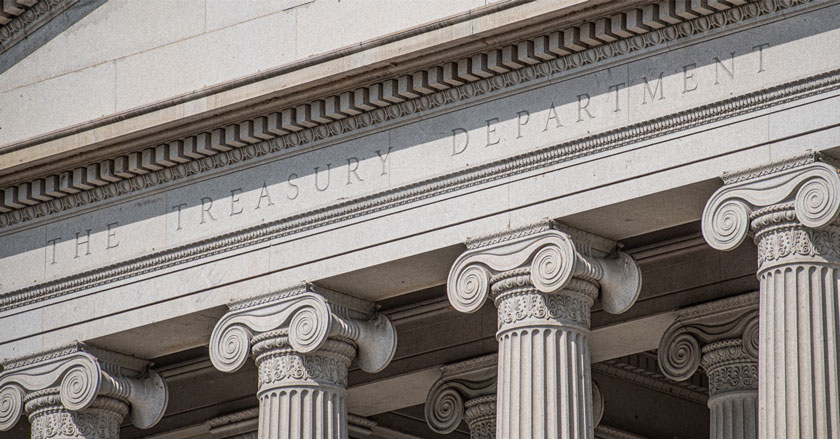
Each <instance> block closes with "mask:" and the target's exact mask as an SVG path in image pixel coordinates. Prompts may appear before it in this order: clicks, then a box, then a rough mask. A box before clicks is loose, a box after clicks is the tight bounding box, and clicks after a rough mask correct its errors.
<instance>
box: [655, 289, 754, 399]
mask: <svg viewBox="0 0 840 439" xmlns="http://www.w3.org/2000/svg"><path fill="white" fill-rule="evenodd" d="M758 299H759V293H758V292H753V293H749V294H744V295H741V296H735V297H729V298H726V299H723V300H718V301H715V302H709V303H704V304H702V305H697V306H692V307H689V308H684V309H681V310H679V311H677V319H676V321H675V322H674V323H673V324H672V325H671V326H670V327H669V328H668V329H667V330H666V331H665V334H663V336H662V339H661V340H660V342H659V350H658V354H657V355H658V357H659V367H660V369H661V370H662V374H663V375H665V376H666V377H668V378H670V379H672V380H674V381H684V380H687V379H688V378H690V377H691V376H692V375H693V374H694V372H696V371H697V368H698V367H699V366H701V365H703V366H704V370H706V371H707V373H708V372H709V370H710V369H711V368H712V367H717V365H719V364H722V363H725V362H726V360H727V359H731V360H735V359H736V358H735V357H738V359H741V360H749V361H753V362H755V361H758ZM736 351H737V352H736ZM742 357H743V358H742ZM753 384H755V383H753Z"/></svg>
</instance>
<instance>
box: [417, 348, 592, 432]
mask: <svg viewBox="0 0 840 439" xmlns="http://www.w3.org/2000/svg"><path fill="white" fill-rule="evenodd" d="M498 358H499V357H498V355H497V354H492V355H486V356H483V357H478V358H473V359H471V360H466V361H462V362H459V363H454V364H450V365H446V366H443V367H441V370H442V372H443V373H442V374H441V377H440V378H438V380H437V381H435V383H434V384H433V385H432V387H431V389H430V390H429V395H428V396H427V397H426V404H425V411H426V424H428V426H429V428H431V429H432V431H434V432H436V433H440V434H449V433H451V432H453V431H455V429H456V428H458V424H460V423H461V421H462V420H466V421H467V424H468V425H469V427H470V437H471V438H474V439H478V438H488V439H491V438H495V437H496V392H497V386H498V382H497V381H498ZM592 405H593V407H594V420H595V425H596V426H597V425H598V424H599V423H600V422H601V418H602V417H603V415H604V398H603V397H602V396H601V390H600V388H599V387H598V385H597V384H596V383H595V382H594V381H593V382H592Z"/></svg>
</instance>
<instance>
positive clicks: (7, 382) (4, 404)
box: [0, 343, 169, 431]
mask: <svg viewBox="0 0 840 439" xmlns="http://www.w3.org/2000/svg"><path fill="white" fill-rule="evenodd" d="M4 367H5V369H4V371H3V372H2V373H0V431H5V430H9V429H11V428H12V427H13V426H14V425H15V424H16V423H17V421H18V419H19V418H20V416H21V414H22V413H23V408H24V398H25V397H27V396H28V395H37V394H40V393H43V391H49V390H50V389H56V388H57V390H58V396H59V401H60V403H61V405H62V406H63V407H64V408H66V409H67V410H71V411H80V410H84V409H86V408H88V407H91V405H92V404H94V402H95V400H96V399H97V397H98V396H109V397H111V398H114V399H117V400H120V401H123V402H125V403H128V404H130V405H131V410H130V412H129V413H130V418H131V421H132V424H133V425H134V426H135V427H138V428H151V427H152V426H154V425H155V424H157V423H158V421H160V419H161V418H162V417H163V413H164V412H165V411H166V406H167V404H168V401H169V392H168V388H167V386H166V383H165V382H164V381H163V378H161V377H160V375H158V374H157V372H155V371H153V370H151V369H148V363H147V362H145V361H142V360H137V359H135V358H132V357H127V356H124V355H120V354H116V353H112V352H107V351H103V350H100V349H96V348H93V347H91V346H88V345H84V344H81V343H77V344H73V345H71V346H68V347H65V348H61V349H58V350H55V351H52V352H48V353H46V354H44V355H41V356H38V357H32V358H28V359H24V360H14V361H10V362H7V363H5V364H4Z"/></svg>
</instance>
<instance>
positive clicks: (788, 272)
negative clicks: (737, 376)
mask: <svg viewBox="0 0 840 439" xmlns="http://www.w3.org/2000/svg"><path fill="white" fill-rule="evenodd" d="M838 232H840V227H838V226H837V225H832V226H831V227H829V228H828V229H827V230H822V231H813V230H808V229H806V228H804V227H801V226H799V225H795V224H790V223H788V224H777V225H776V227H773V228H768V229H767V230H766V231H763V232H761V233H759V234H757V236H756V240H757V242H758V245H759V259H760V262H761V263H762V266H761V269H760V271H759V276H758V277H759V282H760V285H761V310H760V326H761V333H760V336H759V346H760V348H759V355H760V359H759V375H760V376H761V377H762V380H761V383H760V390H759V397H760V403H759V406H760V409H759V423H760V425H761V427H760V429H759V430H760V436H759V437H761V438H766V439H770V438H817V437H826V438H827V437H838V436H840V362H838V356H840V338H838V337H840V315H838V314H840V312H838V311H840V308H838V307H840V297H839V296H838V285H840V284H838V282H840V276H838V268H840V263H839V262H840V261H838V260H837V258H836V255H837V253H838V252H840V247H838V241H837V239H838V238H837V237H838V236H840V235H837V233H838ZM814 253H826V254H825V255H824V256H823V257H816V258H815V257H813V256H811V255H812V254H814ZM825 256H828V257H825Z"/></svg>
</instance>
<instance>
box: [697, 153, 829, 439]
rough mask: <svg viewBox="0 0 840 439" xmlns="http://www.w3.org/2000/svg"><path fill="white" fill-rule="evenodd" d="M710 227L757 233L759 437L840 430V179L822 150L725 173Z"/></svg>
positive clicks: (706, 227)
mask: <svg viewBox="0 0 840 439" xmlns="http://www.w3.org/2000/svg"><path fill="white" fill-rule="evenodd" d="M724 182H725V183H726V184H725V185H724V186H723V187H722V188H721V189H719V190H718V191H717V192H715V194H714V195H713V196H712V198H711V199H710V200H709V202H708V204H707V205H706V208H705V211H704V212H703V236H704V237H705V238H706V241H707V242H708V243H709V245H711V246H712V247H714V248H716V249H718V250H732V249H734V248H736V247H737V246H738V245H740V244H741V242H743V240H744V239H745V238H746V237H747V236H748V235H752V237H753V240H754V241H755V243H756V245H757V246H758V273H757V275H758V279H759V284H760V306H759V309H760V312H759V326H760V327H761V332H760V335H759V350H758V351H759V360H758V364H759V372H758V374H759V376H760V377H761V380H760V381H759V389H758V416H759V427H758V429H759V437H760V438H762V439H770V438H779V439H781V438H788V439H791V438H817V437H820V438H823V437H825V438H827V437H840V362H838V356H840V307H838V303H840V296H838V293H840V291H838V288H839V287H840V275H838V268H840V223H838V221H837V216H838V213H840V198H838V192H840V178H838V173H837V168H835V167H834V166H832V165H829V164H827V163H824V162H823V161H822V159H821V158H820V157H819V155H817V154H815V153H808V154H806V155H803V156H799V157H794V158H792V159H789V160H786V161H783V162H779V163H774V164H770V165H766V166H763V167H760V168H755V169H751V170H747V171H743V172H739V173H735V174H729V175H725V176H724Z"/></svg>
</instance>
